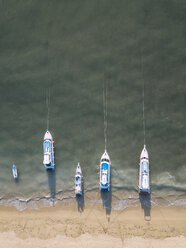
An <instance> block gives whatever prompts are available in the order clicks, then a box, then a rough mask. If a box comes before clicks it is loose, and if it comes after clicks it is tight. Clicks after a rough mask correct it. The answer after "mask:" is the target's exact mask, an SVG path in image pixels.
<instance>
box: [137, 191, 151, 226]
mask: <svg viewBox="0 0 186 248" xmlns="http://www.w3.org/2000/svg"><path fill="white" fill-rule="evenodd" d="M139 200H140V203H141V208H142V209H143V211H144V219H145V220H146V221H150V220H151V194H139Z"/></svg>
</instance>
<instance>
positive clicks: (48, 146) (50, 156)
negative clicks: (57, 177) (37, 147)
mask: <svg viewBox="0 0 186 248" xmlns="http://www.w3.org/2000/svg"><path fill="white" fill-rule="evenodd" d="M43 153H44V159H43V164H44V166H45V168H46V169H52V170H54V168H55V163H54V141H53V139H52V135H51V133H50V132H49V131H48V130H47V131H46V133H45V136H44V142H43Z"/></svg>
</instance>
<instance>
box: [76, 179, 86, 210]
mask: <svg viewBox="0 0 186 248" xmlns="http://www.w3.org/2000/svg"><path fill="white" fill-rule="evenodd" d="M76 202H77V207H78V212H80V213H82V212H83V211H84V208H85V200H84V182H83V183H82V195H76Z"/></svg>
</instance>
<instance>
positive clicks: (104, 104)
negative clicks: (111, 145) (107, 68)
mask: <svg viewBox="0 0 186 248" xmlns="http://www.w3.org/2000/svg"><path fill="white" fill-rule="evenodd" d="M107 116H108V114H107V82H106V81H105V77H104V81H103V122H104V140H105V150H106V149H107Z"/></svg>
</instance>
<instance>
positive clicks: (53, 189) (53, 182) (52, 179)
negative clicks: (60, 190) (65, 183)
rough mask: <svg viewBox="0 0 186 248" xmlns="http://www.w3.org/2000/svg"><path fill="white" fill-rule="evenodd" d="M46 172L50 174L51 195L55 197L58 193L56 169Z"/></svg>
mask: <svg viewBox="0 0 186 248" xmlns="http://www.w3.org/2000/svg"><path fill="white" fill-rule="evenodd" d="M46 172H47V176H48V186H49V190H50V195H51V197H53V198H54V197H55V195H56V172H55V170H47V171H46Z"/></svg>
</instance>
